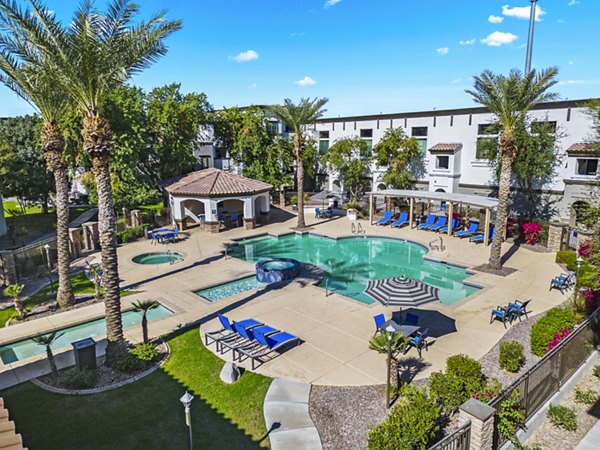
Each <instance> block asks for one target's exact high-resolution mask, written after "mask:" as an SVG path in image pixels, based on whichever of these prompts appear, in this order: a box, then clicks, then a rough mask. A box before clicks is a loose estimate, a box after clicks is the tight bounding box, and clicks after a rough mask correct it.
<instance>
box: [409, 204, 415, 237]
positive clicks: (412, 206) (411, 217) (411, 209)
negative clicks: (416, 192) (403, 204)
mask: <svg viewBox="0 0 600 450" xmlns="http://www.w3.org/2000/svg"><path fill="white" fill-rule="evenodd" d="M414 215H415V199H414V197H410V199H409V209H408V228H409V229H411V228H412V227H413V221H414V220H415V219H414Z"/></svg>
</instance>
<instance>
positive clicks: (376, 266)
mask: <svg viewBox="0 0 600 450" xmlns="http://www.w3.org/2000/svg"><path fill="white" fill-rule="evenodd" d="M237 244H238V245H236V246H235V247H234V248H233V249H232V251H231V252H230V255H231V256H234V257H236V258H239V259H243V260H245V261H249V262H257V261H260V260H263V259H267V258H293V259H297V260H298V261H303V262H307V263H310V264H314V265H316V266H318V267H320V268H321V269H323V271H324V272H325V275H324V280H323V283H322V287H324V286H325V283H327V285H328V288H329V290H330V291H333V292H337V293H339V294H341V295H345V296H346V297H350V298H353V299H355V300H358V301H361V302H363V303H366V304H371V303H374V302H375V300H373V299H372V298H371V297H369V296H368V295H367V294H365V293H364V292H363V291H364V289H365V287H366V285H367V281H368V280H375V279H380V278H387V277H398V276H404V277H408V278H415V279H418V280H421V281H423V282H425V283H427V284H430V285H432V286H435V287H437V288H439V293H440V299H441V302H442V303H444V304H447V305H451V304H453V303H456V302H457V301H459V300H461V299H463V298H465V297H467V296H469V295H471V294H472V293H474V292H476V291H477V290H478V289H479V288H478V287H476V286H471V285H468V284H465V283H464V280H465V279H466V278H468V277H469V276H470V275H471V274H470V273H468V272H467V271H466V270H465V268H463V267H458V266H455V265H451V264H446V263H442V262H437V261H431V260H428V259H425V258H424V257H425V255H426V253H427V248H425V247H424V246H422V245H419V244H416V243H414V242H409V241H403V240H399V239H392V238H382V237H364V236H363V237H352V238H343V239H332V238H328V237H325V236H317V235H313V234H303V235H301V234H295V233H294V234H287V235H284V236H280V237H275V236H264V237H260V238H256V237H255V238H250V239H246V240H240V241H238V242H237Z"/></svg>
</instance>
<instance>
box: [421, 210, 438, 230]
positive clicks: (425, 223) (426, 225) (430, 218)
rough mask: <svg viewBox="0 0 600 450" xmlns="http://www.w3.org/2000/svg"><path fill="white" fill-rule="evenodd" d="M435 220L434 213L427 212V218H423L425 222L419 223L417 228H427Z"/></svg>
mask: <svg viewBox="0 0 600 450" xmlns="http://www.w3.org/2000/svg"><path fill="white" fill-rule="evenodd" d="M434 222H435V215H434V214H429V215H428V216H427V219H426V220H425V222H423V223H421V224H419V226H418V227H417V229H418V230H425V229H427V228H429V227H430V226H431V225H433V224H434Z"/></svg>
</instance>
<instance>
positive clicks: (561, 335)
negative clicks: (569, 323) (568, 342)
mask: <svg viewBox="0 0 600 450" xmlns="http://www.w3.org/2000/svg"><path fill="white" fill-rule="evenodd" d="M570 334H571V332H570V331H569V329H568V328H563V329H562V330H560V331H559V332H558V333H554V334H553V335H552V340H551V341H550V342H549V343H548V347H546V353H548V352H549V351H550V350H552V349H553V348H554V347H556V346H557V345H558V344H560V342H561V341H562V340H564V339H565V338H566V337H567V336H568V335H570Z"/></svg>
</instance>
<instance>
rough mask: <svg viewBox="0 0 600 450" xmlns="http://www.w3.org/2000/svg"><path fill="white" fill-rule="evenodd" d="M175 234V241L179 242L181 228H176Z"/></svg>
mask: <svg viewBox="0 0 600 450" xmlns="http://www.w3.org/2000/svg"><path fill="white" fill-rule="evenodd" d="M173 233H175V239H176V240H179V228H177V227H175V228H174V229H173Z"/></svg>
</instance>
